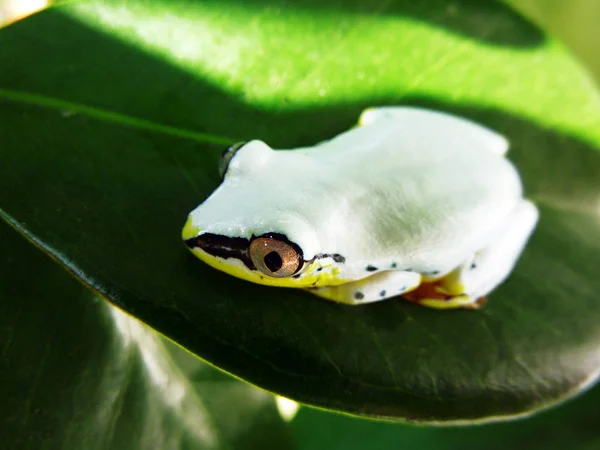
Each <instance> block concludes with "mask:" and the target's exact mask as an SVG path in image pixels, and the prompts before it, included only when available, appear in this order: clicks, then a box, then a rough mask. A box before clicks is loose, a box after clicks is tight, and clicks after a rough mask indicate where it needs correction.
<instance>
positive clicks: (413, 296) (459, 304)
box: [402, 277, 483, 309]
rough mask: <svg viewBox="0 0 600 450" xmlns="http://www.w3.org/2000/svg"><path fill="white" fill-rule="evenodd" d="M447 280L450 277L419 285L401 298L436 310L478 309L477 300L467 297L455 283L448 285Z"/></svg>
mask: <svg viewBox="0 0 600 450" xmlns="http://www.w3.org/2000/svg"><path fill="white" fill-rule="evenodd" d="M448 280H450V277H448V278H445V279H440V280H437V281H435V282H430V283H427V282H426V283H421V285H419V287H417V288H416V289H415V290H413V291H410V292H407V293H405V294H403V295H402V298H403V299H405V300H408V301H409V302H413V303H417V304H419V305H423V306H427V307H429V308H436V309H453V308H466V309H477V308H479V307H480V304H479V303H478V302H479V299H474V298H473V297H471V296H469V295H467V294H466V293H464V289H463V288H462V286H460V285H459V284H458V283H456V282H452V283H450V282H448ZM459 288H460V289H459ZM482 304H483V303H481V305H482Z"/></svg>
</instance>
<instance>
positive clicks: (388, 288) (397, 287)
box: [307, 270, 421, 305]
mask: <svg viewBox="0 0 600 450" xmlns="http://www.w3.org/2000/svg"><path fill="white" fill-rule="evenodd" d="M420 283H421V275H420V274H418V273H416V272H405V271H401V270H387V271H382V272H379V273H375V274H373V275H371V276H370V277H367V278H363V279H362V280H357V281H352V282H349V283H344V284H340V285H338V286H325V287H318V288H309V289H307V291H309V292H311V293H312V294H315V295H318V296H319V297H323V298H326V299H328V300H333V301H336V302H339V303H346V304H349V305H363V304H365V303H372V302H378V301H380V300H385V299H386V298H390V297H397V296H398V295H401V294H403V293H405V292H408V291H410V290H412V289H415V288H416V287H417V286H419V284H420Z"/></svg>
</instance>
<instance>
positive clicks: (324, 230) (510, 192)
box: [183, 107, 538, 308]
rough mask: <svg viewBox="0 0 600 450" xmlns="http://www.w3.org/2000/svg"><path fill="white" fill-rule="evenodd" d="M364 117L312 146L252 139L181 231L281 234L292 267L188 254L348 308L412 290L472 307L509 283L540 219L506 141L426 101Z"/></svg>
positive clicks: (413, 294)
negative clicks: (296, 261)
mask: <svg viewBox="0 0 600 450" xmlns="http://www.w3.org/2000/svg"><path fill="white" fill-rule="evenodd" d="M359 125H360V126H359V127H357V128H353V129H351V130H349V131H347V132H345V133H342V134H341V135H338V136H336V137H335V138H333V139H331V140H329V141H325V142H322V143H320V144H318V145H316V146H314V147H305V148H300V149H295V150H277V151H274V150H272V149H271V148H270V147H268V146H267V145H266V144H264V143H263V142H261V141H251V142H249V143H247V144H245V145H244V146H243V147H241V148H240V149H239V150H238V151H237V153H235V155H234V156H233V158H232V159H231V161H230V162H229V167H228V168H227V172H226V176H225V179H224V181H223V183H222V184H221V186H219V188H218V189H217V190H216V191H215V192H214V193H213V194H212V195H211V196H210V197H209V198H208V199H207V200H206V201H205V202H203V203H202V204H200V205H199V206H198V207H197V208H196V209H195V210H194V211H192V213H191V214H190V216H189V219H188V222H187V224H186V226H185V228H184V231H183V237H184V239H186V240H190V239H192V238H195V237H197V236H199V235H200V236H201V235H203V234H205V233H210V234H211V235H217V236H222V237H223V238H225V239H227V238H242V241H243V240H244V239H247V240H248V241H250V240H251V239H252V238H253V237H256V236H263V235H270V234H272V233H276V234H277V235H278V236H284V237H285V239H286V240H287V242H290V243H293V245H294V246H295V247H294V248H297V249H300V251H301V256H302V259H303V260H304V261H306V262H305V263H304V264H301V267H302V268H301V269H300V270H299V271H298V272H295V273H294V274H293V275H290V276H286V277H281V278H280V277H271V276H269V275H268V274H267V273H265V272H262V273H261V272H260V271H259V270H258V269H257V268H256V267H251V268H249V267H248V264H243V263H242V261H241V260H240V259H238V258H237V257H235V256H234V257H232V256H231V255H228V256H227V257H223V255H215V254H210V253H207V252H206V251H204V249H202V248H199V247H193V248H191V250H192V251H193V253H194V254H195V255H196V256H198V257H200V258H201V259H202V260H204V261H205V262H207V263H208V264H210V265H212V266H213V267H217V268H219V269H221V270H224V271H226V272H228V273H231V274H233V275H235V276H238V277H241V278H245V279H247V280H250V281H254V282H257V283H261V284H268V285H274V286H285V287H300V288H308V290H309V292H311V293H313V294H316V295H319V296H321V297H324V298H326V299H329V300H333V301H337V302H341V303H346V304H365V303H370V302H375V301H379V300H384V299H387V298H390V297H397V296H399V295H402V294H404V297H405V298H407V299H408V300H410V301H413V302H417V303H420V304H423V305H425V306H430V307H435V308H459V307H463V308H475V307H477V306H478V304H479V303H478V299H480V298H481V297H483V296H485V295H487V294H488V293H489V292H490V291H492V290H493V289H494V288H495V287H496V286H497V285H498V284H500V283H501V282H502V281H503V280H505V279H506V278H507V277H508V275H509V274H510V272H511V271H512V269H513V267H514V265H515V263H516V261H517V260H518V258H519V256H520V254H521V252H522V250H523V248H524V246H525V244H526V242H527V239H528V238H529V236H530V234H531V233H532V231H533V229H534V227H535V224H536V222H537V217H538V213H537V209H536V207H535V206H534V205H533V204H532V203H531V202H529V201H528V200H525V199H523V197H522V188H521V181H520V179H519V176H518V174H517V172H516V170H515V169H514V167H513V166H512V164H510V162H509V161H508V160H507V159H505V158H504V154H505V153H506V150H507V148H508V143H507V141H506V139H504V138H503V137H502V136H500V135H498V134H496V133H494V132H493V131H491V130H489V129H486V128H484V127H482V126H480V125H477V124H474V123H473V122H470V121H467V120H465V119H462V118H458V117H455V116H451V115H448V114H444V113H438V112H433V111H428V110H423V109H418V108H402V107H383V108H375V109H369V110H367V111H365V112H364V113H363V114H362V116H361V119H360V121H359ZM188 242H189V241H188ZM188 245H190V244H188ZM190 247H192V246H191V245H190ZM257 267H258V266H257Z"/></svg>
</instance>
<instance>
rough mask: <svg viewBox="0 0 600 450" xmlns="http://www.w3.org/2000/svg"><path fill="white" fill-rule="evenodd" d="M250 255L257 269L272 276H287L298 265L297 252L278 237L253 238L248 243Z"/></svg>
mask: <svg viewBox="0 0 600 450" xmlns="http://www.w3.org/2000/svg"><path fill="white" fill-rule="evenodd" d="M250 257H251V258H252V262H253V263H254V265H255V266H256V268H257V269H258V270H260V271H261V272H262V273H264V274H265V275H269V276H270V277H274V278H283V277H289V276H290V275H293V274H295V273H296V272H297V271H298V268H299V267H300V255H298V252H297V251H296V250H295V249H294V247H292V246H291V245H290V244H288V243H287V242H284V241H280V240H279V239H273V238H264V237H261V238H256V239H254V240H253V241H252V243H251V244H250Z"/></svg>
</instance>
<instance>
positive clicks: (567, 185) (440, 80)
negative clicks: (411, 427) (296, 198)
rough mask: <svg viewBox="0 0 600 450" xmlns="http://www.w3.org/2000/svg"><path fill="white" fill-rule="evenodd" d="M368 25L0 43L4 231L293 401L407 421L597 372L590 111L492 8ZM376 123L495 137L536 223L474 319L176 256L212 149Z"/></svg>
mask: <svg viewBox="0 0 600 450" xmlns="http://www.w3.org/2000/svg"><path fill="white" fill-rule="evenodd" d="M365 5H366V3H364V2H358V1H357V2H354V3H348V2H333V1H330V2H322V1H321V2H316V1H311V0H304V1H301V0H298V1H293V2H292V1H290V2H287V3H281V2H276V1H274V0H273V1H268V0H253V1H250V2H242V1H239V2H237V1H235V0H231V1H227V2H226V1H222V0H220V1H218V2H217V1H216V0H215V1H203V2H199V1H183V0H182V1H180V2H175V3H174V2H162V1H159V0H154V1H152V0H146V1H142V0H138V1H129V2H127V3H126V5H125V4H123V3H122V2H117V1H104V2H82V3H80V4H73V5H69V6H68V7H64V8H60V9H55V10H51V11H47V12H45V13H42V14H40V15H38V16H35V17H33V18H31V19H28V20H26V21H24V22H22V23H18V24H16V25H13V26H11V27H9V28H7V29H4V30H1V31H0V64H2V67H3V70H2V71H0V123H2V124H5V125H4V126H2V127H0V143H1V144H0V145H1V147H0V159H1V161H2V166H1V167H0V209H1V210H2V211H3V215H4V217H5V218H6V219H8V220H9V221H10V222H11V223H12V224H13V226H15V227H16V228H18V229H19V230H20V231H21V232H22V233H24V234H26V235H27V236H28V237H29V238H30V239H31V240H33V241H35V242H37V243H38V245H40V246H41V247H43V248H44V249H45V251H47V252H49V253H51V254H53V255H54V256H55V258H57V260H58V261H59V262H60V263H62V264H63V265H65V267H67V268H68V269H69V270H70V271H71V272H72V273H74V274H75V275H76V276H77V277H79V278H80V279H81V280H82V281H83V282H84V283H85V284H87V285H89V286H91V287H92V288H93V289H95V290H97V291H99V292H101V293H102V294H103V295H105V296H106V297H108V298H110V299H111V300H112V301H113V302H114V303H116V304H118V305H119V306H121V307H122V308H123V309H125V310H126V311H128V312H129V313H131V314H133V315H135V316H136V317H138V318H140V319H141V320H143V321H145V322H146V323H148V324H150V325H151V326H152V327H154V328H155V329H157V330H159V331H160V332H162V333H164V334H165V335H167V336H169V337H171V338H173V339H174V340H175V341H177V342H179V343H180V344H182V345H183V346H185V347H187V348H188V349H190V350H191V351H193V352H195V353H197V354H198V355H200V356H202V357H203V358H205V359H207V360H209V361H210V362H212V363H214V364H216V365H218V366H219V367H221V368H223V369H225V370H227V371H229V372H231V373H233V374H235V375H237V376H240V377H242V378H245V379H247V380H249V381H251V382H253V383H255V384H257V385H259V386H261V387H263V388H266V389H268V390H271V391H274V392H278V393H281V394H282V395H284V396H286V397H290V398H294V399H297V400H300V401H302V402H306V403H310V404H315V405H319V406H324V407H328V408H334V409H339V410H342V411H346V412H351V413H356V414H365V415H370V416H376V417H382V416H383V417H400V418H407V419H411V420H415V421H456V420H469V419H483V418H492V417H495V416H504V415H513V414H521V413H525V412H527V411H530V410H532V409H535V408H538V407H542V406H544V405H547V404H548V403H551V402H554V401H557V400H558V399H560V398H563V397H564V396H566V395H568V394H569V393H571V392H574V391H576V390H578V389H579V388H580V387H581V386H582V385H585V384H587V383H589V382H591V381H592V380H593V379H595V377H596V374H597V370H598V367H599V365H600V350H599V340H600V329H599V328H598V326H597V324H598V322H599V321H600V303H599V302H598V301H597V295H596V293H597V292H598V291H599V290H600V279H599V278H598V277H597V275H596V272H597V269H596V268H597V267H599V266H600V251H599V250H600V219H599V216H598V202H599V194H598V192H599V188H600V177H599V176H598V174H599V173H600V152H598V150H597V149H598V148H599V143H600V108H598V102H597V98H598V97H597V96H598V93H597V91H596V90H595V89H594V88H593V86H592V84H591V83H590V81H589V79H588V78H587V77H586V76H585V74H584V73H582V71H581V70H580V68H579V67H578V65H577V64H576V63H575V62H574V61H573V60H572V59H571V58H570V57H569V56H568V55H566V54H565V53H564V52H563V50H562V49H561V48H560V46H558V45H557V44H556V42H554V41H552V40H549V39H547V38H546V37H545V36H543V35H542V34H540V33H539V32H538V31H537V30H536V29H534V28H533V27H532V26H531V25H530V24H528V23H527V22H525V21H524V20H523V19H521V18H519V17H518V16H517V15H515V14H514V13H513V12H511V11H510V10H508V9H507V8H506V7H504V6H502V5H501V4H499V3H495V2H476V1H463V2H447V1H442V0H429V1H423V2H410V1H408V0H407V1H400V0H398V1H395V2H394V1H392V2H388V1H377V2H371V3H369V5H368V6H365ZM373 104H417V105H422V106H429V107H433V108H436V109H440V110H444V111H451V112H455V113H458V114H461V115H464V116H467V117H470V118H472V119H475V120H477V121H480V122H482V123H485V124H487V125H488V126H490V127H492V128H494V129H497V130H499V131H500V132H502V133H504V134H506V135H507V136H508V137H509V139H510V141H511V143H512V147H513V148H512V150H511V153H510V156H511V159H512V160H513V161H515V163H516V165H517V166H518V167H519V169H520V171H521V173H522V175H523V178H524V182H525V185H526V188H527V192H528V195H529V196H530V197H531V198H533V199H534V200H535V201H537V202H538V204H539V206H540V209H541V214H542V215H541V221H540V224H539V227H538V230H537V231H536V233H535V235H534V236H533V239H532V240H531V243H530V245H529V247H528V249H527V251H526V252H525V254H524V256H523V258H522V259H521V261H520V263H519V265H518V267H517V269H516V270H515V272H514V274H513V276H512V277H511V278H510V280H509V281H508V282H507V283H505V284H504V285H503V286H502V287H501V288H500V289H498V290H497V291H496V292H494V293H493V294H492V295H491V296H490V302H489V304H488V306H486V308H485V309H483V310H481V311H477V312H473V311H453V312H440V311H433V310H429V309H425V308H420V307H416V306H414V305H411V304H408V303H406V302H404V301H402V300H400V299H399V300H393V301H387V302H382V303H380V304H372V305H369V306H365V307H359V308H352V307H347V306H342V305H336V304H332V303H327V302H324V301H320V300H318V299H315V298H313V297H312V296H309V295H307V294H305V293H302V292H297V291H291V290H284V289H273V288H266V287H261V286H256V285H251V284H249V283H246V282H243V281H240V280H235V279H233V278H231V277H229V276H227V275H225V274H222V273H218V272H215V271H214V270H212V269H210V268H208V267H206V266H204V265H203V264H202V263H200V262H199V261H197V260H195V259H193V257H191V256H190V255H188V254H187V252H186V251H185V249H184V248H183V245H182V243H181V242H180V238H179V233H180V228H181V226H182V224H183V221H184V220H185V217H186V215H187V213H188V212H189V211H190V210H191V209H192V208H193V207H195V206H196V205H197V204H198V203H199V202H200V201H202V200H203V199H204V198H205V197H206V196H207V195H208V194H210V192H211V191H212V190H213V189H214V188H215V187H216V186H217V184H218V174H217V170H216V167H217V160H218V157H219V155H220V153H221V151H222V147H224V146H225V145H226V144H227V143H230V142H234V141H236V140H240V139H248V138H252V137H258V138H262V139H264V140H266V141H267V142H268V143H270V144H272V145H273V146H275V147H278V146H280V147H281V146H284V147H294V146H299V145H305V144H313V143H315V142H318V141H320V140H323V139H326V138H329V137H331V136H333V135H335V134H336V133H338V132H340V131H342V130H344V129H346V128H348V127H350V126H352V125H353V123H354V121H355V120H356V118H357V117H358V114H359V112H360V111H361V109H362V108H364V107H365V106H368V105H373ZM190 130H192V131H190ZM316 200H317V199H316ZM248 201H252V199H248Z"/></svg>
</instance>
